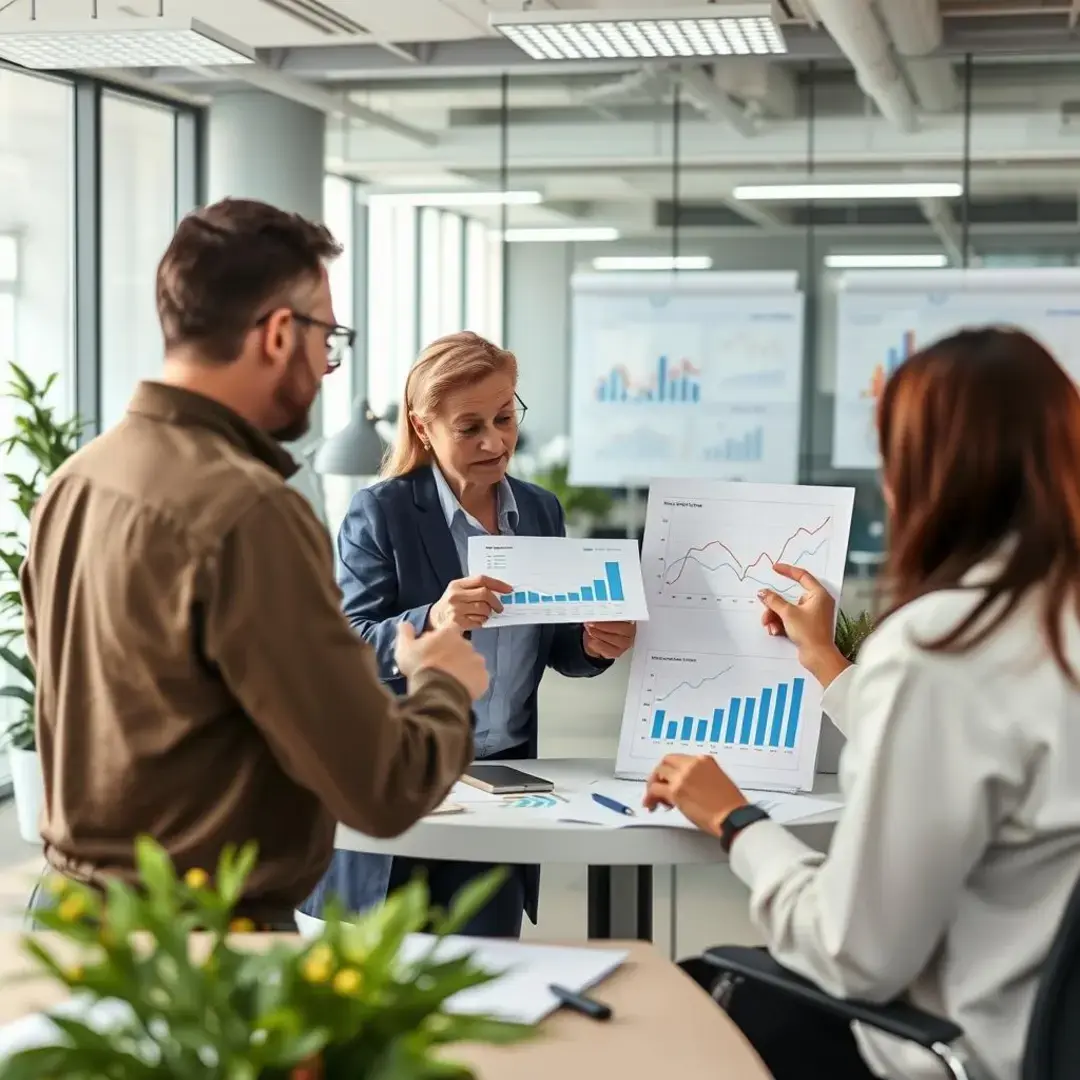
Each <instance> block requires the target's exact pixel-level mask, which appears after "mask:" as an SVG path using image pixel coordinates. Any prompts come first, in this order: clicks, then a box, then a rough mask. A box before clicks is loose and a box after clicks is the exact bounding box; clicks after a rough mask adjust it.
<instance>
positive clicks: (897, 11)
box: [878, 0, 960, 112]
mask: <svg viewBox="0 0 1080 1080" xmlns="http://www.w3.org/2000/svg"><path fill="white" fill-rule="evenodd" d="M878 10H879V11H880V12H881V18H882V19H883V20H884V22H885V27H886V29H887V30H888V32H889V34H890V36H891V37H892V40H893V45H894V46H895V47H896V51H897V52H898V53H899V54H900V56H901V57H902V58H903V64H904V67H905V68H907V73H908V80H909V82H910V83H911V86H912V89H914V91H915V96H916V97H917V98H918V99H919V104H920V105H921V106H922V107H923V108H924V109H926V110H927V111H929V112H948V111H949V110H950V109H954V108H956V105H957V102H958V101H959V100H960V87H959V83H958V81H957V78H956V72H955V71H954V70H953V66H952V64H951V63H950V62H949V61H948V60H947V59H946V58H945V57H943V56H935V55H933V54H934V53H936V52H937V51H938V50H939V49H940V48H941V44H942V39H943V36H944V28H943V25H942V19H941V4H940V0H901V2H900V3H897V2H896V0H878Z"/></svg>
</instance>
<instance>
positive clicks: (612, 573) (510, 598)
mask: <svg viewBox="0 0 1080 1080" xmlns="http://www.w3.org/2000/svg"><path fill="white" fill-rule="evenodd" d="M625 599H626V594H625V592H624V591H623V580H622V568H621V567H620V566H619V564H618V563H617V562H605V563H604V577H603V578H596V579H595V580H594V581H593V582H592V584H591V585H579V586H577V587H576V588H574V589H573V590H572V591H571V590H567V591H566V592H557V593H534V592H522V591H521V590H515V591H514V592H512V593H507V594H506V595H505V596H503V597H502V602H503V606H504V607H506V606H507V605H510V606H517V605H518V604H577V603H589V602H591V601H594V600H604V601H606V600H611V601H613V602H614V603H621V602H622V601H624V600H625Z"/></svg>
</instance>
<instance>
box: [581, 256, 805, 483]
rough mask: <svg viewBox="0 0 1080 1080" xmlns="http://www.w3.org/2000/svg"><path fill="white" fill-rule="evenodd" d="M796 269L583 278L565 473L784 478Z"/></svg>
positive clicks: (797, 349) (799, 348)
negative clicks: (790, 271) (754, 272)
mask: <svg viewBox="0 0 1080 1080" xmlns="http://www.w3.org/2000/svg"><path fill="white" fill-rule="evenodd" d="M795 286H796V278H795V275H794V274H788V273H777V274H739V275H737V274H702V273H693V274H682V275H678V274H647V273H643V274H629V273H628V274H617V275H614V274H579V275H576V276H575V277H574V280H573V290H574V301H573V375H572V383H571V394H572V398H573V401H572V407H571V458H570V480H571V482H572V483H577V484H594V485H600V486H605V485H606V486H612V487H622V486H634V485H644V484H647V483H648V482H649V481H650V480H651V479H653V478H654V477H662V476H687V477H708V478H716V479H726V480H757V481H761V480H766V481H792V480H795V479H796V476H797V472H798V457H799V400H800V394H801V389H802V355H803V296H802V293H799V292H797V291H796V288H795Z"/></svg>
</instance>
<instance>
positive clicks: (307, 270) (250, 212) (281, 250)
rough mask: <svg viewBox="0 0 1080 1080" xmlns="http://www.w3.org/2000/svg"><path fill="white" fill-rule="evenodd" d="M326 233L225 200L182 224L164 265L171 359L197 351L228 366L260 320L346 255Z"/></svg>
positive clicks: (164, 317) (162, 290) (163, 308)
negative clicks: (182, 351)
mask: <svg viewBox="0 0 1080 1080" xmlns="http://www.w3.org/2000/svg"><path fill="white" fill-rule="evenodd" d="M341 250H342V249H341V245H340V244H339V243H338V242H337V241H336V240H335V239H334V237H333V234H332V233H331V232H330V230H329V229H327V227H326V226H325V225H320V224H317V223H316V222H313V221H308V220H307V219H306V218H303V217H301V216H300V215H299V214H289V213H286V212H285V211H284V210H278V209H277V208H276V207H274V206H269V205H267V204H266V203H263V202H257V201H255V200H253V199H224V200H222V201H221V202H218V203H214V205H213V206H207V207H204V208H203V209H201V210H196V211H194V212H193V213H190V214H188V215H187V217H185V218H184V220H183V221H181V222H180V225H179V227H178V228H177V230H176V234H175V235H174V236H173V238H172V242H171V243H170V244H169V247H168V250H166V252H165V255H164V256H163V257H162V260H161V262H160V264H159V265H158V272H157V309H158V318H159V320H160V321H161V330H162V333H163V334H164V337H165V349H166V351H168V350H171V349H175V348H178V347H180V346H193V347H195V348H197V349H198V350H199V351H200V352H201V353H202V354H203V355H204V356H205V357H206V358H207V359H208V360H216V361H218V362H220V363H228V362H229V361H231V360H234V359H236V357H237V356H238V355H239V354H240V351H241V349H242V348H243V343H244V337H245V335H246V334H247V333H248V332H249V331H250V330H251V328H252V327H253V326H254V325H255V323H256V322H257V321H258V319H259V318H261V317H262V316H263V315H265V314H267V313H268V312H269V311H270V310H272V309H273V308H274V307H276V306H282V305H287V304H289V303H290V302H291V300H292V298H293V296H294V294H295V293H296V292H297V290H298V289H300V288H302V287H303V285H304V284H306V283H310V284H311V285H312V286H314V285H316V284H317V283H318V281H319V278H320V275H321V273H322V267H323V263H324V262H325V261H326V260H328V259H333V258H336V257H337V256H338V255H340V254H341Z"/></svg>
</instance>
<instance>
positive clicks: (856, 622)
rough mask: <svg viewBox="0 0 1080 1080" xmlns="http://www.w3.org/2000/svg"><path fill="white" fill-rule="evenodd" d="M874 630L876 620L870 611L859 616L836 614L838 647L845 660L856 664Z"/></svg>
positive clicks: (860, 613) (841, 612) (845, 613)
mask: <svg viewBox="0 0 1080 1080" xmlns="http://www.w3.org/2000/svg"><path fill="white" fill-rule="evenodd" d="M873 629H874V620H873V618H871V616H870V612H869V611H860V612H859V614H858V615H849V614H848V613H847V612H846V611H838V612H837V613H836V647H837V648H838V649H839V650H840V653H841V655H842V656H843V657H844V659H845V660H850V661H851V662H852V663H853V664H854V663H855V661H856V659H857V658H858V655H859V649H861V648H862V644H863V642H864V641H865V640H866V639H867V638H868V637H869V636H870V634H871V633H872V632H873Z"/></svg>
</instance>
